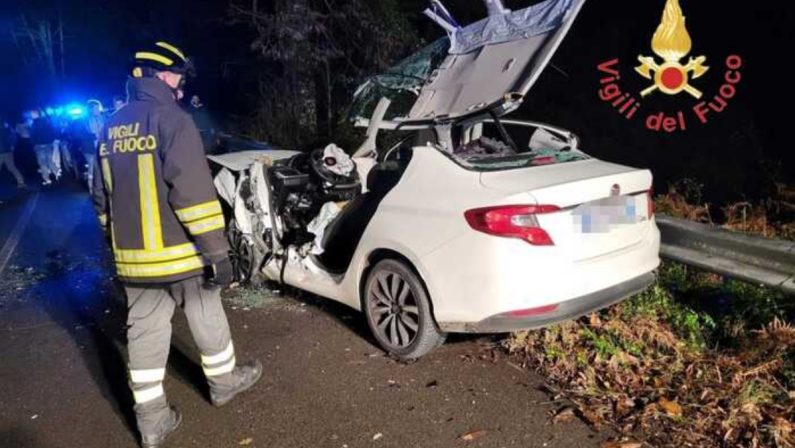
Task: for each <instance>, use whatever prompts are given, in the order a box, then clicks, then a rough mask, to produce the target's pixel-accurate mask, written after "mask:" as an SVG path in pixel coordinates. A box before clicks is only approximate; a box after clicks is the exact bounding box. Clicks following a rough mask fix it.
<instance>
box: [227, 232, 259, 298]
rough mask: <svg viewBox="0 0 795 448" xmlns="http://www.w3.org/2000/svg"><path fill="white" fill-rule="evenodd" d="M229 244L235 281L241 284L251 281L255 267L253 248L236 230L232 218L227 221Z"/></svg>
mask: <svg viewBox="0 0 795 448" xmlns="http://www.w3.org/2000/svg"><path fill="white" fill-rule="evenodd" d="M229 246H230V247H231V249H232V253H231V257H230V258H231V261H232V267H233V269H234V275H235V281H237V282H239V283H241V284H246V283H249V282H251V281H252V279H253V277H254V271H255V267H256V256H255V250H254V247H253V246H252V245H250V244H249V243H248V242H247V241H246V239H245V238H243V235H242V234H241V233H240V231H239V230H237V227H236V224H235V221H234V219H232V220H230V222H229Z"/></svg>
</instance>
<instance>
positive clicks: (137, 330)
mask: <svg viewBox="0 0 795 448" xmlns="http://www.w3.org/2000/svg"><path fill="white" fill-rule="evenodd" d="M125 291H126V293H127V307H128V317H127V326H128V328H127V344H128V345H127V351H128V354H129V380H130V388H131V389H132V392H133V398H134V399H135V413H136V417H137V419H138V429H139V430H140V431H141V433H142V434H151V433H156V432H157V431H158V430H159V428H160V426H161V425H163V424H164V423H165V422H167V421H168V417H169V406H168V401H167V400H166V395H165V392H164V391H163V379H164V377H165V372H166V362H167V361H168V353H169V349H170V347H171V318H172V316H173V315H174V309H175V308H176V307H177V306H179V307H180V308H182V309H183V310H184V312H185V317H186V318H187V321H188V326H189V327H190V331H191V334H192V335H193V339H194V341H195V342H196V346H197V347H198V348H199V351H200V352H201V353H200V354H201V363H202V368H203V370H204V374H205V376H206V378H207V380H208V383H209V384H210V387H211V388H213V387H221V388H223V387H228V386H229V385H230V384H233V381H234V378H233V374H232V372H233V370H234V368H235V365H236V361H235V351H234V347H233V345H232V338H231V334H230V331H229V323H228V322H227V319H226V313H225V312H224V309H223V307H222V304H221V291H220V288H207V287H205V286H204V284H203V279H202V278H201V277H194V278H191V279H187V280H183V281H181V282H177V283H173V284H170V285H162V286H147V287H142V286H136V285H126V286H125Z"/></svg>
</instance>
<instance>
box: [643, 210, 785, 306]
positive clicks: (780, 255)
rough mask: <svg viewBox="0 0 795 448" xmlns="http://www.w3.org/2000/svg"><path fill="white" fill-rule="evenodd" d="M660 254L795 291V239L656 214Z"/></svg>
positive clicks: (753, 281) (701, 267)
mask: <svg viewBox="0 0 795 448" xmlns="http://www.w3.org/2000/svg"><path fill="white" fill-rule="evenodd" d="M657 226H658V227H659V228H660V233H661V234H662V245H661V248H660V255H661V256H662V257H663V258H667V259H669V260H673V261H678V262H680V263H684V264H686V265H689V266H693V267H697V268H700V269H704V270H707V271H710V272H714V273H716V274H720V275H725V276H727V277H732V278H736V279H739V280H745V281H748V282H751V283H756V284H762V285H766V286H770V287H772V288H776V289H779V290H781V291H784V292H786V293H788V294H795V241H784V240H774V239H769V238H762V237H759V236H754V235H748V234H744V233H738V232H732V231H729V230H725V229H722V228H720V227H716V226H710V225H706V224H700V223H697V222H692V221H687V220H684V219H678V218H672V217H670V216H664V215H657Z"/></svg>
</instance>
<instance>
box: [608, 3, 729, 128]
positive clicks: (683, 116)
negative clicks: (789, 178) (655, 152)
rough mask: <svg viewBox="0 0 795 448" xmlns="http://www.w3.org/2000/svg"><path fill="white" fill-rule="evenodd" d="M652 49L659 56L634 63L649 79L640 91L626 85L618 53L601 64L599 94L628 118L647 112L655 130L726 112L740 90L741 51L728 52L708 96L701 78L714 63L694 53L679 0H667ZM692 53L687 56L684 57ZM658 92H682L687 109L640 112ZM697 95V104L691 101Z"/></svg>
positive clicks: (648, 123)
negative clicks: (719, 81) (717, 83)
mask: <svg viewBox="0 0 795 448" xmlns="http://www.w3.org/2000/svg"><path fill="white" fill-rule="evenodd" d="M651 50H652V51H653V52H654V54H655V55H656V57H655V56H645V55H643V54H641V55H639V56H638V61H639V62H640V65H638V66H636V67H635V72H636V75H635V76H637V75H639V76H642V77H643V78H645V79H646V80H648V81H649V85H648V87H646V88H645V89H643V90H642V91H640V92H638V93H637V94H633V93H630V92H627V91H625V90H624V89H622V87H621V85H620V82H621V76H622V74H621V71H620V70H621V62H620V61H619V59H618V58H615V59H611V60H609V61H606V62H603V63H601V64H599V65H598V66H597V68H598V69H599V72H600V76H601V79H600V85H601V87H600V89H599V98H601V99H602V100H603V101H604V102H606V103H608V104H610V105H611V106H612V107H613V109H614V110H615V111H616V112H617V113H618V114H620V115H621V116H623V117H624V118H626V119H627V120H635V119H637V117H645V126H646V128H647V129H649V130H651V131H658V132H668V133H673V132H681V131H686V130H687V129H688V127H689V126H691V123H693V122H695V123H697V124H707V123H708V122H709V120H710V119H711V118H712V117H713V116H714V115H715V114H719V113H722V112H723V111H725V110H726V108H727V107H728V106H729V103H730V102H731V100H732V98H734V97H735V96H736V95H737V86H738V85H739V84H740V80H741V79H742V74H741V69H742V66H743V61H742V58H741V57H740V56H738V55H730V56H728V57H727V58H726V60H725V61H724V66H725V68H724V73H723V80H722V85H721V86H720V88H718V90H717V92H714V94H712V95H709V96H705V94H704V92H703V91H702V88H701V87H700V86H699V78H701V77H702V76H704V74H706V73H707V72H708V71H709V70H710V67H709V66H707V65H706V64H707V56H705V55H698V56H693V55H691V52H692V51H693V41H692V39H691V37H690V33H688V31H687V27H686V26H685V16H684V14H683V12H682V7H681V6H680V5H679V0H667V2H666V4H665V10H664V11H663V15H662V21H661V22H660V25H659V26H658V27H657V31H656V32H655V33H654V35H653V37H652V40H651ZM688 56H689V59H688V60H687V61H686V62H683V59H685V58H687V57H688ZM655 95H670V96H681V97H682V99H683V100H682V103H683V104H687V103H690V104H689V105H687V108H684V107H685V106H684V105H683V108H682V109H679V110H653V111H651V112H649V113H645V114H644V113H640V114H639V112H640V111H641V110H642V109H643V105H644V103H646V102H649V103H651V104H653V98H654V96H655ZM688 99H689V101H687V100H688ZM693 100H695V103H692V101H693ZM688 109H689V111H688Z"/></svg>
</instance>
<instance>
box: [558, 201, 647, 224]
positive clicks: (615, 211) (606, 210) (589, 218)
mask: <svg viewBox="0 0 795 448" xmlns="http://www.w3.org/2000/svg"><path fill="white" fill-rule="evenodd" d="M639 210H641V209H640V208H639V207H638V203H637V198H636V197H635V196H611V197H609V198H606V199H601V200H599V201H594V202H589V203H587V204H583V205H581V206H579V207H577V208H576V209H575V210H574V212H573V213H572V216H573V218H574V229H575V230H576V231H578V232H581V233H607V232H610V231H611V230H613V229H615V228H617V227H619V226H625V225H631V224H637V223H638V222H640V221H641V219H642V218H643V217H642V216H640V212H639Z"/></svg>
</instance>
